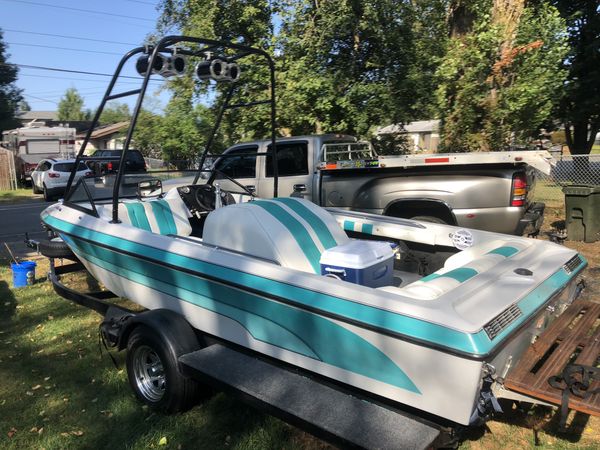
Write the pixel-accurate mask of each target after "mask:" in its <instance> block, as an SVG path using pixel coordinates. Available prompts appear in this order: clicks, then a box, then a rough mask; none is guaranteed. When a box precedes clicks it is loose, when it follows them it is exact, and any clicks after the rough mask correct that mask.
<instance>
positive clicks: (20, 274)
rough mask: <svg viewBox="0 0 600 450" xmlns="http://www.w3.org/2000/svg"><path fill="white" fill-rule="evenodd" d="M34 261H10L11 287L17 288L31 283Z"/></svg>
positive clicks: (33, 278) (33, 276)
mask: <svg viewBox="0 0 600 450" xmlns="http://www.w3.org/2000/svg"><path fill="white" fill-rule="evenodd" d="M35 266H36V263H35V261H21V262H20V263H19V264H16V263H10V268H11V269H12V273H13V287H16V288H19V287H23V286H27V285H28V284H33V282H34V281H35Z"/></svg>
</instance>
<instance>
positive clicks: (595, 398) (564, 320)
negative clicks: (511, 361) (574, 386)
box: [504, 301, 600, 416]
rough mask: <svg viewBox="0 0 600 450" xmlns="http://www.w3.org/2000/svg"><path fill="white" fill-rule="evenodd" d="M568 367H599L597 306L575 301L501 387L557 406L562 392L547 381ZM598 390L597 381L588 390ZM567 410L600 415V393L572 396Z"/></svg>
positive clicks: (599, 309)
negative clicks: (585, 397)
mask: <svg viewBox="0 0 600 450" xmlns="http://www.w3.org/2000/svg"><path fill="white" fill-rule="evenodd" d="M575 321H576V323H575ZM568 364H581V365H586V366H592V367H598V366H599V365H600V303H593V302H583V301H576V302H574V303H573V304H572V305H571V306H569V308H567V310H566V311H565V312H564V313H563V314H562V315H561V316H560V317H559V318H557V319H556V320H555V321H554V322H553V323H552V324H551V325H550V326H549V327H548V328H547V329H546V331H545V332H544V333H543V334H542V335H541V336H540V337H539V338H538V340H537V341H536V342H535V343H534V344H533V345H532V346H531V347H530V348H529V349H528V350H527V352H525V354H524V355H523V357H522V358H521V361H520V362H519V363H518V364H517V366H515V367H514V368H513V370H512V371H511V372H510V373H509V374H508V376H507V377H506V379H505V380H504V386H505V387H506V388H508V389H510V390H513V391H517V392H521V393H523V394H526V395H528V396H531V397H534V398H539V399H542V400H545V401H547V402H550V403H554V404H556V405H560V404H561V400H562V391H561V390H560V389H557V388H553V387H552V386H550V384H549V383H548V378H550V377H551V376H554V375H560V374H561V373H562V371H563V369H564V368H565V366H567V365H568ZM599 387H600V380H595V381H594V382H593V383H592V384H591V385H590V390H594V389H597V388H599ZM569 408H570V409H574V410H577V411H581V412H584V413H586V414H591V415H597V416H600V394H595V395H592V396H590V397H588V398H587V399H585V400H583V399H581V398H580V397H577V396H575V395H571V396H570V398H569Z"/></svg>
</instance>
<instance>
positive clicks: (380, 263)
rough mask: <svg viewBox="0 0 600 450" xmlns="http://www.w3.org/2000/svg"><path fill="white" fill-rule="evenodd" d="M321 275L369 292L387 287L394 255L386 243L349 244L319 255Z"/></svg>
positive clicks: (389, 283) (392, 269) (359, 241)
mask: <svg viewBox="0 0 600 450" xmlns="http://www.w3.org/2000/svg"><path fill="white" fill-rule="evenodd" d="M320 263H321V275H325V276H330V277H334V278H339V279H340V280H344V281H348V282H350V283H356V284H360V285H362V286H368V287H372V288H376V287H381V286H391V285H392V284H393V280H394V252H393V250H392V247H391V246H390V244H389V243H387V242H377V241H361V240H352V241H350V242H348V243H346V244H342V245H338V246H337V247H332V248H330V249H328V250H325V251H324V252H323V253H322V254H321V259H320Z"/></svg>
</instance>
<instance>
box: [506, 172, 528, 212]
mask: <svg viewBox="0 0 600 450" xmlns="http://www.w3.org/2000/svg"><path fill="white" fill-rule="evenodd" d="M526 198H527V176H526V175H525V174H524V173H516V174H514V175H513V181H512V194H511V200H510V206H523V205H524V204H525V199H526Z"/></svg>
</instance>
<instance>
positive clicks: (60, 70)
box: [12, 64, 140, 80]
mask: <svg viewBox="0 0 600 450" xmlns="http://www.w3.org/2000/svg"><path fill="white" fill-rule="evenodd" d="M12 65H14V66H17V67H20V68H22V69H38V70H50V71H53V72H66V73H80V74H83V75H97V76H99V77H112V76H113V74H111V73H101V72H87V71H85V70H72V69H59V68H58V67H45V66H32V65H30V64H12ZM119 78H131V79H133V80H140V77H132V76H129V75H121V76H119Z"/></svg>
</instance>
